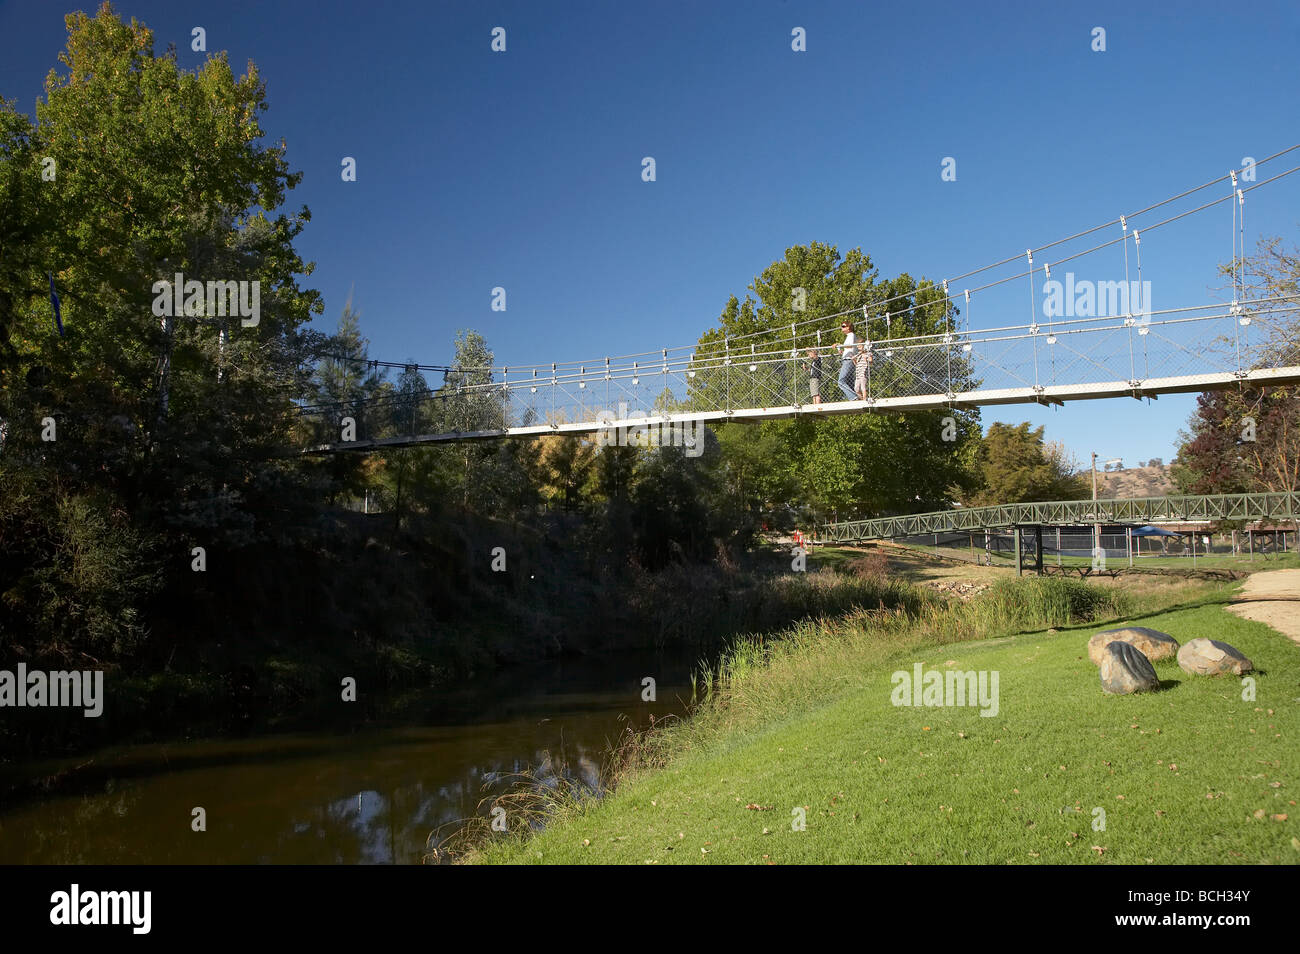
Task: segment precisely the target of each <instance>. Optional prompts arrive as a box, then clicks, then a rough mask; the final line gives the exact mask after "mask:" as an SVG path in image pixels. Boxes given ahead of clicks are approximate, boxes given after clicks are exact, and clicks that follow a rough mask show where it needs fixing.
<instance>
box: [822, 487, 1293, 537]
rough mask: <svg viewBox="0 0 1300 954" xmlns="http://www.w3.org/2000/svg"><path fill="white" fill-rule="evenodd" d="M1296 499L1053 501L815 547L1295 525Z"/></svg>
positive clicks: (980, 510) (873, 526)
mask: <svg viewBox="0 0 1300 954" xmlns="http://www.w3.org/2000/svg"><path fill="white" fill-rule="evenodd" d="M1297 517H1300V493H1276V494H1274V493H1258V494H1213V495H1207V496H1179V497H1127V498H1126V497H1115V498H1110V499H1107V500H1053V501H1049V502H1047V503H1025V504H999V505H997V506H993V507H966V508H958V509H954V510H940V511H936V512H934V513H917V514H908V515H905V516H898V517H874V518H872V519H869V520H849V521H843V522H841V523H834V524H825V525H822V526H818V527H817V528H816V531H815V535H814V539H815V541H816V542H817V543H857V542H860V541H864V540H885V539H889V538H892V537H910V536H920V535H922V534H927V533H953V532H960V531H974V530H994V529H1001V528H1016V527H1021V528H1023V527H1044V526H1073V527H1081V526H1086V525H1090V524H1098V523H1108V524H1132V525H1134V526H1144V525H1146V524H1161V523H1192V522H1209V523H1212V522H1217V521H1228V520H1244V521H1250V522H1254V521H1258V520H1295V519H1296V518H1297Z"/></svg>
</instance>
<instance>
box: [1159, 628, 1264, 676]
mask: <svg viewBox="0 0 1300 954" xmlns="http://www.w3.org/2000/svg"><path fill="white" fill-rule="evenodd" d="M1178 665H1179V666H1181V667H1182V670H1183V672H1185V673H1188V674H1189V675H1192V676H1218V675H1221V674H1223V673H1225V672H1230V673H1233V674H1235V675H1238V676H1240V675H1241V674H1242V673H1243V672H1250V671H1251V670H1252V669H1254V668H1255V667H1254V666H1253V665H1252V664H1251V661H1250V660H1249V659H1247V658H1246V656H1245V654H1244V653H1242V652H1241V650H1239V649H1236V648H1235V647H1232V646H1229V645H1228V644H1227V643H1221V642H1219V641H1218V640H1217V639H1206V638H1205V637H1204V636H1200V637H1198V638H1196V639H1193V640H1189V641H1188V643H1187V645H1186V646H1184V647H1183V648H1182V649H1180V650H1178Z"/></svg>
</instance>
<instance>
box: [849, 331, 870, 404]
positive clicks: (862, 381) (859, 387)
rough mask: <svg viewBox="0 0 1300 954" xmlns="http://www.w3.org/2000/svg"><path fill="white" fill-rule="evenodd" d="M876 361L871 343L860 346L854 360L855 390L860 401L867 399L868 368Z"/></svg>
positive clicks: (866, 342)
mask: <svg viewBox="0 0 1300 954" xmlns="http://www.w3.org/2000/svg"><path fill="white" fill-rule="evenodd" d="M874 360H875V356H874V355H873V354H872V353H871V342H869V341H864V342H862V343H861V344H859V345H858V353H857V354H856V355H855V356H854V358H853V390H854V391H856V392H857V395H858V400H859V401H865V400H866V399H867V368H868V367H869V366H870V364H871V362H872V361H874Z"/></svg>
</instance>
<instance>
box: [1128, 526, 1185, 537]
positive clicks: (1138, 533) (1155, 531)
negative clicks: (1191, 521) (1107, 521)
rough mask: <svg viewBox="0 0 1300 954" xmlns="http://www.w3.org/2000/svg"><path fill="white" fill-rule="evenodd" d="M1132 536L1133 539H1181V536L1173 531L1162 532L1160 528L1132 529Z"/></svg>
mask: <svg viewBox="0 0 1300 954" xmlns="http://www.w3.org/2000/svg"><path fill="white" fill-rule="evenodd" d="M1133 536H1135V537H1181V536H1182V534H1181V533H1176V532H1174V531H1173V530H1163V529H1161V528H1160V527H1152V526H1145V527H1134V528H1133Z"/></svg>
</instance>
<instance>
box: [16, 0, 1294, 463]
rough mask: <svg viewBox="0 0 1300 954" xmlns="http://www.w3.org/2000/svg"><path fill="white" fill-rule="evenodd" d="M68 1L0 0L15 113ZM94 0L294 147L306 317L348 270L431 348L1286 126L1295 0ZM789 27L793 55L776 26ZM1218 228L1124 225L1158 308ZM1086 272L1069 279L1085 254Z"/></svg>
mask: <svg viewBox="0 0 1300 954" xmlns="http://www.w3.org/2000/svg"><path fill="white" fill-rule="evenodd" d="M73 8H74V7H73V6H72V5H71V4H69V3H67V2H53V3H44V2H41V3H11V2H10V3H0V94H3V95H5V96H8V97H16V98H17V99H18V100H19V104H20V106H21V107H22V108H24V109H26V110H29V111H31V110H32V109H33V107H34V102H35V99H36V97H37V96H38V95H39V93H40V91H41V84H42V82H43V79H44V76H45V74H46V73H47V71H48V70H49V69H50V68H51V67H53V66H55V65H56V57H57V54H58V52H59V50H60V49H62V47H63V45H64V40H65V35H66V34H65V28H64V25H63V21H62V17H63V14H64V13H66V12H67V11H68V10H70V9H73ZM82 8H83V9H87V10H88V11H90V12H93V8H94V4H91V3H87V4H83V5H82ZM116 9H117V10H118V12H119V13H121V14H122V15H123V16H124V17H127V18H129V17H131V16H134V17H136V18H138V19H140V20H142V21H144V22H145V23H146V24H147V25H149V26H150V27H151V28H152V29H153V30H154V32H155V41H156V47H157V49H158V51H159V52H161V51H162V50H163V49H165V48H166V46H167V44H168V43H169V42H174V43H175V44H176V46H177V48H178V50H179V51H180V61H181V63H182V64H183V65H187V66H197V65H198V64H199V63H201V61H202V58H203V56H204V54H201V53H196V52H192V51H191V50H190V31H191V28H192V27H194V26H202V27H203V28H204V29H205V30H206V31H207V44H208V49H209V50H210V51H211V50H218V49H225V50H228V51H229V53H230V58H231V62H232V65H233V66H235V67H236V69H237V70H241V71H242V67H243V66H244V64H245V63H246V62H247V61H248V60H249V59H252V60H253V61H255V62H256V63H257V65H258V67H259V69H260V70H261V73H262V76H263V78H264V80H265V81H266V83H267V87H268V100H269V103H270V107H271V108H270V110H269V111H268V112H267V113H266V114H265V115H264V118H263V122H264V126H265V128H266V130H267V131H268V134H269V136H270V137H271V138H272V139H279V138H281V137H283V138H284V139H285V140H287V142H288V146H289V160H290V163H291V165H292V166H293V167H294V168H295V169H300V170H302V171H303V172H304V173H305V177H304V180H303V183H302V185H301V186H300V187H299V188H298V189H297V190H295V192H293V193H291V196H290V201H291V205H293V206H294V207H296V206H297V205H300V204H306V205H307V206H309V207H310V208H311V210H312V222H311V223H310V224H309V226H308V227H307V230H306V231H305V232H304V233H303V235H302V236H301V238H300V240H299V249H300V250H301V252H302V253H303V255H304V257H305V258H307V259H309V260H314V261H315V262H316V263H317V270H316V272H315V274H314V275H313V276H312V278H311V279H310V284H311V285H312V286H314V287H316V288H318V289H320V290H321V291H322V293H323V294H324V297H325V303H326V312H325V315H324V316H322V318H321V319H319V322H320V324H321V325H322V326H324V327H327V328H332V327H333V326H334V325H335V323H336V322H337V316H338V312H339V310H340V309H341V308H342V305H343V303H344V301H345V300H346V298H347V295H348V293H349V290H350V289H355V292H354V296H355V303H356V305H357V306H358V307H359V309H360V311H361V314H362V324H363V328H364V331H365V333H366V334H367V336H368V337H369V338H370V340H371V354H372V356H375V357H381V358H385V359H391V360H407V359H415V360H418V361H420V362H424V363H438V362H444V361H447V360H448V359H449V358H450V355H451V341H452V339H453V337H454V335H455V332H456V331H457V329H460V328H474V329H476V330H478V331H480V332H482V333H483V334H484V335H486V337H487V339H488V342H489V344H490V345H492V346H493V347H494V349H495V351H496V355H497V359H498V362H503V363H506V364H510V363H516V364H524V363H534V362H537V361H549V360H566V359H579V358H583V359H585V358H596V357H600V356H603V355H606V354H615V355H617V354H624V353H630V352H639V351H644V350H648V349H655V348H659V347H663V346H673V345H685V344H689V343H691V342H693V341H694V340H695V339H696V338H698V336H699V334H700V333H701V332H702V331H703V330H705V329H706V328H708V327H710V326H711V325H712V324H714V323H715V322H716V319H717V315H718V313H719V311H720V310H721V309H722V307H723V305H724V304H725V302H726V300H727V297H728V296H729V295H731V294H737V295H743V292H744V288H745V286H746V285H747V284H748V283H749V282H750V281H751V280H752V279H753V277H754V276H755V275H756V274H758V273H759V272H760V271H762V270H763V268H764V267H766V266H767V265H768V264H769V263H770V262H771V261H773V260H774V259H777V258H780V257H781V256H782V255H783V253H784V250H785V249H786V248H787V247H788V246H790V245H795V244H801V243H807V242H810V241H814V240H816V241H821V242H828V243H833V244H836V245H838V246H839V247H840V249H841V250H847V249H849V248H853V247H861V248H862V249H863V250H864V251H865V252H867V253H868V254H869V255H870V256H871V257H872V259H873V261H874V263H875V264H876V266H877V267H878V268H879V270H880V273H881V275H882V276H887V275H892V274H896V273H898V272H902V271H907V272H910V273H911V274H912V275H914V276H926V277H929V278H932V279H935V280H938V279H941V278H944V277H947V276H952V275H956V274H958V273H961V272H965V271H968V270H970V269H972V268H976V267H978V266H980V265H984V264H987V263H989V262H991V261H994V260H996V259H1000V258H1003V257H1006V256H1008V255H1012V254H1015V253H1017V252H1019V251H1021V250H1023V249H1025V248H1027V247H1030V246H1035V247H1036V246H1041V245H1044V244H1046V243H1048V242H1051V241H1054V240H1056V239H1058V238H1061V237H1064V236H1065V235H1068V234H1071V233H1073V232H1076V231H1079V230H1081V229H1084V228H1088V227H1091V226H1093V225H1097V224H1100V223H1102V222H1105V221H1108V220H1110V219H1113V218H1115V217H1117V216H1118V215H1119V214H1120V213H1121V212H1127V211H1131V210H1133V209H1137V208H1141V207H1143V206H1146V205H1149V204H1151V203H1153V202H1156V201H1159V200H1161V199H1164V198H1166V197H1168V196H1170V195H1173V194H1175V193H1177V192H1181V191H1183V190H1184V189H1186V188H1189V187H1192V186H1195V185H1200V184H1201V183H1203V182H1205V181H1207V180H1209V179H1212V178H1214V177H1216V176H1219V175H1222V174H1224V173H1225V172H1226V171H1227V170H1228V169H1230V168H1233V167H1235V166H1237V165H1239V164H1240V163H1241V160H1242V158H1243V157H1244V156H1254V157H1256V158H1262V157H1264V156H1267V155H1270V154H1272V153H1275V152H1277V151H1279V150H1281V149H1284V148H1286V147H1288V146H1291V145H1294V144H1295V143H1296V142H1300V134H1298V133H1297V125H1300V124H1297V123H1296V122H1295V117H1296V116H1297V115H1300V112H1298V111H1297V105H1300V103H1298V102H1297V100H1298V99H1300V82H1298V80H1300V66H1298V65H1297V63H1298V58H1297V57H1296V55H1295V50H1296V49H1298V48H1300V6H1298V5H1296V4H1295V3H1293V2H1274V3H1270V2H1264V3H1257V4H1252V5H1250V6H1249V7H1246V8H1232V7H1225V6H1224V5H1223V4H1221V3H1215V4H1211V3H1199V4H1198V3H1191V4H1186V3H1180V4H1177V5H1174V4H1141V5H1136V4H1131V3H1113V4H1111V3H1051V4H1042V3H1023V4H1020V3H981V4H969V3H953V4H946V3H937V4H916V5H909V4H894V3H887V4H885V3H882V4H870V3H863V2H850V3H839V2H816V3H795V2H775V0H761V2H746V3H660V2H656V3H653V4H634V3H625V2H609V3H582V2H569V3H554V2H552V3H547V2H538V0H533V2H525V3H437V2H432V3H431V2H411V3H396V2H395V3H384V2H372V3H369V4H353V3H346V4H345V3H332V2H279V3H272V4H266V3H253V2H230V3H219V4H214V3H190V2H185V0H140V2H120V3H117V4H116ZM497 26H502V27H505V29H506V31H507V34H506V36H507V50H506V52H505V53H501V54H498V53H493V52H492V51H491V49H490V42H491V31H492V29H493V28H494V27H497ZM1097 26H1101V27H1103V28H1104V29H1105V30H1106V46H1107V49H1106V51H1105V52H1104V53H1098V52H1094V51H1093V50H1092V49H1091V42H1092V30H1093V28H1094V27H1097ZM794 27H803V28H804V29H805V30H806V34H807V52H803V53H795V52H793V51H792V50H791V30H792V29H793V28H794ZM344 156H353V157H355V158H356V160H357V173H358V175H357V181H356V182H354V183H346V182H343V181H341V178H340V175H339V170H340V161H341V159H342V157H344ZM643 156H653V157H655V160H656V164H657V181H655V182H653V183H647V182H643V181H642V179H641V159H642V157H643ZM947 156H951V157H953V158H955V159H956V162H957V179H956V181H954V182H944V181H942V180H941V178H940V164H941V162H942V160H943V158H944V157H947ZM1297 163H1300V153H1293V154H1291V155H1290V156H1287V157H1284V159H1282V160H1278V161H1277V162H1275V163H1273V164H1271V168H1269V169H1268V171H1267V173H1266V172H1265V170H1263V169H1262V170H1261V176H1260V178H1265V177H1266V175H1267V174H1272V173H1275V172H1278V171H1282V169H1284V168H1289V167H1290V166H1293V165H1296V164H1297ZM1211 197H1217V193H1209V192H1207V193H1206V198H1211ZM1298 200H1300V175H1296V176H1292V177H1290V178H1289V179H1286V180H1283V181H1282V182H1280V183H1278V184H1276V185H1275V186H1269V187H1265V188H1264V189H1260V190H1258V191H1257V192H1256V193H1255V194H1254V195H1253V196H1252V197H1251V201H1250V203H1249V205H1248V219H1247V224H1248V226H1249V230H1248V231H1249V233H1250V237H1249V241H1250V244H1252V245H1253V239H1254V236H1257V235H1259V234H1262V233H1265V234H1281V235H1283V236H1284V237H1285V238H1286V239H1287V240H1288V241H1290V242H1294V241H1295V239H1296V232H1297V227H1298V225H1300V201H1298ZM1230 231H1231V223H1230V211H1229V208H1228V206H1227V204H1226V203H1224V204H1223V205H1221V206H1219V207H1217V208H1216V209H1215V210H1209V211H1207V212H1206V213H1202V214H1201V215H1199V216H1196V217H1194V218H1193V219H1192V220H1191V221H1190V222H1188V223H1187V227H1185V228H1179V229H1177V230H1174V229H1173V228H1172V227H1171V228H1170V229H1168V230H1167V234H1165V231H1164V230H1162V234H1161V235H1160V236H1159V237H1158V238H1154V237H1153V240H1152V241H1150V242H1149V243H1147V242H1144V245H1143V256H1144V267H1145V269H1146V270H1145V272H1144V278H1148V279H1149V280H1151V281H1152V285H1153V301H1154V305H1155V307H1156V308H1165V307H1173V306H1176V305H1183V304H1197V303H1201V302H1204V301H1207V300H1209V298H1210V296H1211V294H1212V289H1214V288H1215V287H1217V286H1218V285H1219V284H1220V282H1219V280H1218V279H1217V277H1216V275H1215V272H1214V268H1215V265H1216V264H1217V263H1219V262H1222V261H1224V260H1225V259H1227V258H1228V257H1229V256H1230V255H1231V245H1230ZM1106 237H1112V236H1109V235H1107V236H1106ZM1121 254H1122V253H1121V252H1120V251H1119V249H1118V247H1117V248H1116V250H1115V256H1116V261H1115V262H1114V263H1113V264H1114V267H1115V269H1116V270H1117V271H1119V272H1120V274H1121V275H1122V259H1120V258H1118V256H1120V255H1121ZM1107 267H1110V266H1108V265H1106V264H1105V263H1102V265H1089V266H1084V265H1082V264H1081V265H1080V266H1079V268H1078V274H1079V275H1080V277H1090V278H1094V279H1109V278H1115V277H1116V274H1114V273H1104V274H1103V273H1102V270H1103V269H1104V268H1107ZM1089 269H1092V271H1089ZM1003 274H1005V273H1003ZM494 286H502V287H504V288H505V289H506V292H507V302H508V307H507V310H506V311H505V312H494V311H492V310H491V307H490V306H491V293H492V289H493V287H494ZM1004 291H1005V294H1003V293H1001V292H999V293H996V294H995V293H993V292H990V293H989V295H988V296H987V297H985V298H982V299H980V300H978V301H977V304H976V309H975V310H974V311H973V318H974V325H975V327H987V326H990V325H994V324H997V325H1005V324H1020V323H1024V322H1025V321H1027V320H1028V318H1029V317H1030V316H1029V301H1028V298H1027V295H1028V293H1027V291H1026V290H1025V286H1024V285H1023V284H1021V283H1014V284H1013V285H1012V286H1009V287H1008V288H1006V289H1005V290H1004ZM1193 403H1194V398H1193V397H1191V396H1178V397H1175V396H1167V397H1164V398H1161V399H1160V400H1159V401H1158V402H1150V403H1139V402H1136V401H1132V400H1124V401H1109V402H1081V403H1078V404H1073V405H1069V406H1067V407H1065V408H1063V409H1060V408H1058V409H1044V408H1036V407H1032V406H1019V405H1017V406H1012V407H1006V408H986V409H985V411H984V421H985V424H986V425H987V424H988V423H989V422H991V421H994V420H1006V421H1010V422H1013V423H1015V422H1019V421H1021V420H1030V421H1032V422H1034V424H1035V425H1037V424H1046V426H1047V436H1048V437H1049V438H1056V439H1060V440H1063V441H1065V443H1066V444H1067V445H1068V446H1069V447H1070V449H1071V450H1072V451H1074V452H1075V453H1076V454H1078V455H1079V456H1080V457H1081V458H1085V457H1086V455H1087V453H1088V452H1089V451H1091V450H1097V451H1098V452H1100V453H1102V454H1103V455H1105V456H1119V457H1123V458H1125V462H1126V463H1133V462H1134V461H1137V460H1145V459H1147V458H1149V457H1153V456H1155V457H1163V458H1165V459H1166V461H1168V460H1169V459H1171V458H1172V457H1173V453H1174V448H1173V443H1174V439H1175V434H1176V431H1177V430H1178V428H1179V427H1181V426H1182V425H1183V424H1184V423H1185V421H1186V419H1187V417H1188V415H1189V413H1190V412H1191V409H1192V406H1193Z"/></svg>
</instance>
